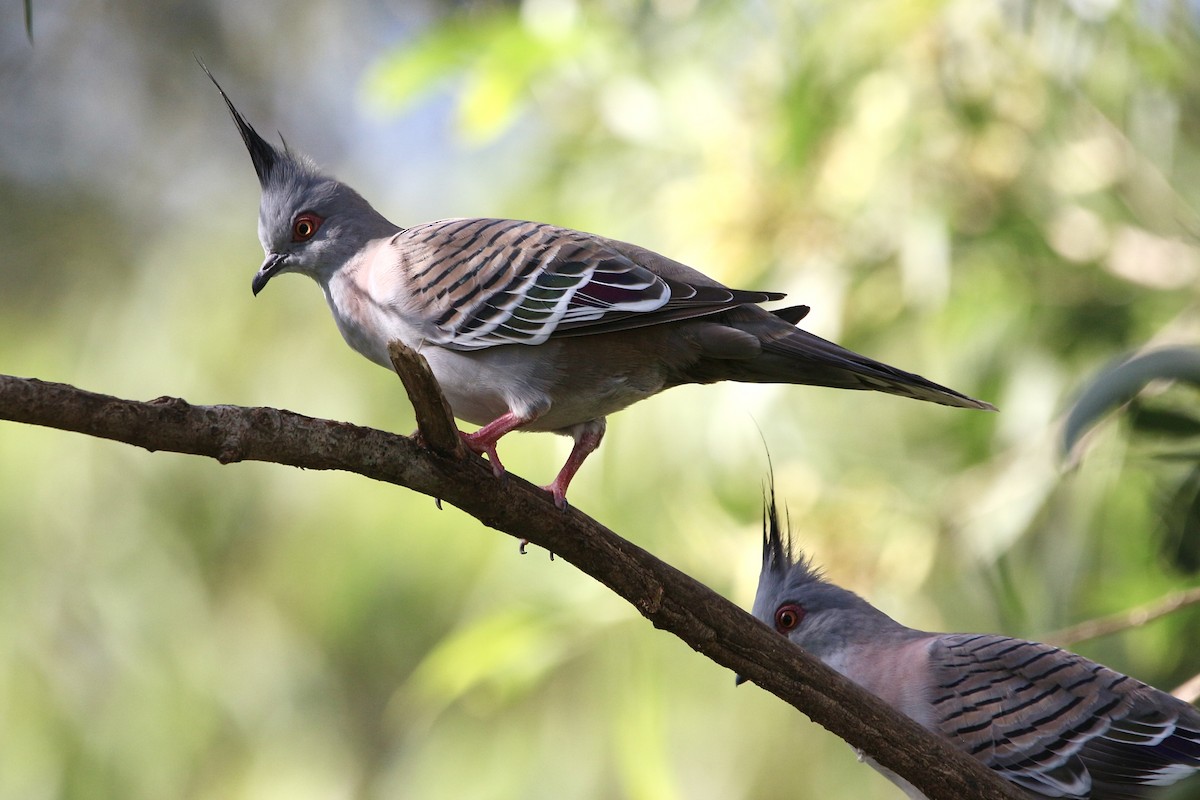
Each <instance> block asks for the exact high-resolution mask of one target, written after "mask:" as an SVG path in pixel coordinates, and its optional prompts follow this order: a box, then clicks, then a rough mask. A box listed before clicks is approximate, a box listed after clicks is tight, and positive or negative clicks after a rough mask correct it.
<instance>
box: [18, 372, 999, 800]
mask: <svg viewBox="0 0 1200 800" xmlns="http://www.w3.org/2000/svg"><path fill="white" fill-rule="evenodd" d="M414 365H415V366H414ZM410 368H411V369H424V367H423V365H422V363H421V362H420V361H418V360H413V361H412V362H411V363H404V366H403V369H404V370H408V369H410ZM410 385H412V386H417V387H424V388H418V389H417V392H418V394H422V393H426V392H428V391H432V392H434V393H436V394H440V392H438V390H437V384H436V382H433V381H424V380H416V381H412V382H411V383H410ZM416 405H417V408H418V409H420V408H424V409H426V411H421V412H419V413H421V414H422V416H425V415H426V414H427V413H429V410H433V412H432V413H439V412H437V409H439V408H440V409H443V412H441V413H444V408H445V406H444V405H443V404H442V403H441V402H438V401H428V399H427V398H420V397H418V398H417V402H416ZM0 419H9V420H13V421H17V422H25V423H30V424H35V425H46V426H49V427H53V428H59V429H63V430H71V431H77V432H80V433H85V434H89V435H92V436H100V437H103V438H106V439H112V440H115V441H122V442H126V443H128V444H132V445H135V446H139V447H145V448H147V449H149V450H171V451H175V452H180V453H192V454H196V455H204V456H209V457H212V458H216V459H217V460H219V461H221V462H222V463H229V462H233V461H239V460H257V461H272V462H275V463H279V464H288V465H291V466H296V467H304V468H307V469H340V470H346V471H349V472H355V473H358V474H360V475H363V476H365V477H368V478H371V479H374V480H379V481H385V482H388V483H393V484H396V485H399V486H406V487H408V488H410V489H413V490H414V491H418V492H422V493H424V494H428V495H431V496H434V497H439V498H443V499H445V500H446V501H448V502H450V503H453V504H454V505H455V506H457V507H459V508H461V509H462V510H463V511H465V512H467V513H468V514H471V515H472V516H474V517H475V518H476V519H478V520H479V521H481V522H482V523H484V524H485V525H488V526H490V527H493V528H496V529H497V530H500V531H503V532H505V533H508V534H510V535H512V536H514V537H517V538H524V539H528V540H529V541H531V542H533V543H534V544H536V545H538V546H540V547H544V548H546V549H547V550H549V551H550V552H552V553H555V554H556V555H558V556H560V557H561V558H563V559H565V560H567V561H569V562H570V563H572V564H574V565H575V566H576V567H578V568H579V569H580V570H581V571H583V572H585V573H587V574H588V575H590V576H592V577H593V578H595V579H596V580H598V581H600V582H601V583H603V584H604V585H605V586H608V587H609V588H610V589H612V590H613V591H614V592H616V593H617V594H619V595H620V596H621V597H623V598H625V599H626V600H627V601H628V602H630V603H631V604H632V605H633V606H634V607H635V608H637V610H638V611H639V612H640V613H641V614H643V615H644V616H645V617H646V618H647V619H649V620H650V621H651V622H652V623H653V624H654V625H655V627H658V628H662V629H663V630H667V631H670V632H671V633H673V634H675V635H676V636H678V637H679V638H680V639H682V640H683V641H684V642H686V643H687V644H688V645H689V646H691V647H692V648H693V649H695V650H696V651H698V652H700V653H702V654H704V655H705V656H708V657H709V658H710V659H712V660H713V661H715V662H716V663H718V664H720V665H722V666H724V667H727V668H729V669H730V670H733V671H735V672H736V673H737V674H739V675H742V676H743V677H746V678H748V679H749V680H752V681H754V682H755V683H757V684H758V685H759V686H761V687H763V688H764V689H766V690H768V691H770V692H772V693H773V694H775V695H777V696H778V697H780V698H782V699H783V700H785V701H787V702H788V703H790V704H792V705H793V706H795V707H796V708H797V709H799V710H800V711H802V712H804V713H805V714H807V715H808V716H809V717H810V718H812V720H813V721H815V722H817V723H818V724H820V725H822V726H824V727H825V728H827V729H828V730H829V731H831V732H832V733H834V734H835V735H837V736H839V737H840V738H842V739H844V740H845V741H846V742H848V743H849V744H850V745H852V746H853V747H855V748H857V749H858V750H860V751H862V752H865V753H867V754H869V755H871V756H872V757H874V758H875V759H876V760H877V761H878V762H879V763H880V764H882V765H883V766H885V767H887V768H888V769H891V770H892V771H894V772H896V773H897V774H899V775H902V776H903V777H905V778H907V779H908V780H909V781H911V782H912V783H913V784H914V785H916V786H917V787H918V788H920V789H921V791H923V792H924V793H925V795H926V796H927V797H928V798H930V800H964V799H965V798H977V799H978V800H1020V798H1022V797H1023V795H1021V794H1020V793H1018V792H1017V790H1016V789H1015V788H1014V787H1013V786H1011V785H1010V784H1008V783H1006V782H1005V781H1003V780H1002V779H1000V778H999V777H998V776H997V775H996V774H995V773H993V772H991V771H990V770H988V769H987V768H985V767H984V766H983V765H982V764H981V763H980V762H978V761H975V760H974V759H972V758H970V757H969V756H967V755H966V754H964V753H961V752H959V751H957V750H955V749H954V748H953V746H952V745H951V744H950V743H949V741H947V740H945V739H943V738H941V737H939V736H935V735H933V734H931V733H930V732H928V731H926V730H925V729H924V728H922V727H920V726H919V725H918V724H917V723H915V722H914V721H912V720H911V719H909V718H907V717H905V716H903V715H901V714H899V713H898V712H896V711H894V710H893V709H891V708H890V707H889V706H887V705H886V704H885V703H883V701H881V700H880V699H879V698H877V697H875V696H874V695H871V694H869V693H867V692H865V691H864V690H862V689H861V688H859V687H858V686H856V685H855V684H853V683H852V682H850V681H849V680H847V679H846V678H844V677H842V676H841V675H839V674H838V673H836V672H834V671H833V670H831V669H829V668H828V667H826V666H825V665H824V664H822V663H821V662H819V661H817V660H816V659H814V658H813V657H812V656H809V655H808V654H807V653H805V652H804V651H802V650H800V649H799V648H797V647H796V646H795V645H793V644H792V643H791V642H789V641H788V640H787V639H786V638H784V637H782V636H779V635H778V634H776V633H775V632H774V631H772V630H770V629H769V628H767V627H766V626H765V625H763V624H761V623H760V622H758V621H757V620H756V619H754V618H753V617H751V616H750V615H749V614H747V613H746V612H745V611H744V610H742V609H740V608H738V607H737V606H735V605H733V604H732V603H730V602H729V601H727V600H725V599H724V598H723V597H721V596H719V595H717V594H715V593H714V592H713V591H712V590H711V589H708V588H707V587H705V586H704V585H703V584H701V583H698V582H697V581H695V580H694V579H692V578H690V577H688V576H687V575H685V574H683V573H682V572H680V571H679V570H677V569H675V568H674V567H672V566H670V565H669V564H666V563H664V562H662V561H660V560H659V559H657V558H655V557H654V556H652V555H651V554H650V553H648V552H646V551H645V550H643V549H642V548H640V547H638V546H636V545H634V544H631V543H630V542H628V541H626V540H624V539H622V538H621V537H619V536H617V535H616V534H615V533H613V532H612V531H610V530H608V529H607V528H605V527H604V526H602V525H601V524H600V523H598V522H596V521H595V520H593V519H591V518H590V517H588V516H586V515H584V514H582V513H581V512H580V511H579V510H578V509H576V508H574V507H568V508H567V509H566V510H559V509H557V508H555V506H554V503H553V501H552V500H551V498H550V495H549V494H547V493H546V492H545V491H543V490H542V489H540V488H538V487H536V486H533V485H532V484H530V483H528V482H526V481H524V480H521V479H520V478H518V477H516V476H514V475H509V476H508V478H507V479H505V480H499V479H496V478H495V477H493V475H492V471H491V469H490V468H489V467H488V466H487V464H486V462H484V461H483V460H482V459H478V458H454V457H449V456H446V455H444V454H441V453H438V452H437V451H435V450H433V449H431V448H427V447H424V446H422V445H420V444H418V443H416V442H415V441H414V440H413V439H411V438H408V437H404V436H397V435H394V434H389V433H384V432H383V431H378V430H373V429H371V428H362V427H358V426H356V425H349V424H347V423H344V422H332V421H330V420H323V419H313V418H311V417H305V416H303V415H300V414H295V413H293V412H290V411H283V410H278V409H272V408H241V407H238V406H193V405H191V404H189V403H187V402H185V401H183V400H180V399H177V398H170V397H164V398H159V399H158V400H154V401H151V402H149V403H142V402H136V401H131V400H122V399H118V398H115V397H108V396H105V395H100V394H94V393H91V392H86V391H83V390H80V389H77V388H75V387H73V386H67V385H64V384H55V383H44V382H42V381H37V380H29V379H22V378H15V377H10V376H4V375H0ZM428 423H429V420H426V421H425V422H423V423H422V424H423V425H426V424H428ZM448 424H450V425H451V426H452V425H453V422H452V421H448ZM731 683H732V682H731ZM731 691H732V687H731ZM798 780H803V778H802V776H801V777H799V778H798Z"/></svg>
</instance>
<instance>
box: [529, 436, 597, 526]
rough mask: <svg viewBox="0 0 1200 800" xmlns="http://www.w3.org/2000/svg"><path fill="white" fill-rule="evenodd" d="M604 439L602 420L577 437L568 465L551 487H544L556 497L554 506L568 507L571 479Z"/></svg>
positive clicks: (564, 465) (565, 465) (568, 458)
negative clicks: (568, 489)
mask: <svg viewBox="0 0 1200 800" xmlns="http://www.w3.org/2000/svg"><path fill="white" fill-rule="evenodd" d="M603 438H604V420H600V422H599V424H598V425H597V424H595V423H589V424H588V426H587V427H586V428H584V430H583V432H582V433H579V434H577V435H576V436H575V446H574V447H572V448H571V454H570V455H569V456H567V463H565V464H563V467H562V469H560V470H559V471H558V477H556V478H555V479H554V482H553V483H551V484H550V485H548V486H543V487H542V488H543V489H545V490H546V491H548V492H550V494H552V495H553V496H554V505H556V506H558V507H559V508H562V509H565V508H566V507H567V486H569V485H570V483H571V479H572V478H574V477H575V473H576V472H578V471H579V468H580V467H581V466H582V465H583V462H584V459H586V458H587V457H588V456H590V455H591V454H592V452H593V451H594V450H595V449H596V448H597V447H599V446H600V440H601V439H603Z"/></svg>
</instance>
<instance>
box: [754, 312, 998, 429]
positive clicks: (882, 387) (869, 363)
mask: <svg viewBox="0 0 1200 800" xmlns="http://www.w3.org/2000/svg"><path fill="white" fill-rule="evenodd" d="M763 352H764V354H774V355H776V356H779V357H782V358H785V359H786V360H787V361H788V362H789V365H790V366H791V368H792V371H793V372H794V373H795V381H794V382H795V383H807V384H812V385H815V386H832V387H835V388H839V389H864V390H873V391H877V392H886V393H888V394H895V395H900V396H903V397H911V398H914V399H917V400H927V401H929V402H933V403H939V404H940V405H944V406H955V407H957V408H976V409H981V410H985V411H995V410H996V407H995V406H993V405H992V404H991V403H986V402H984V401H982V400H976V399H975V398H973V397H968V396H967V395H965V394H963V393H962V392H958V391H955V390H954V389H951V388H949V387H947V386H942V385H941V384H938V383H934V382H933V381H931V380H929V379H927V378H923V377H921V376H920V375H917V374H914V373H912V372H906V371H904V370H902V369H897V368H896V367H891V366H888V365H887V364H884V363H882V362H879V361H875V360H874V359H871V358H867V357H866V356H863V355H859V354H858V353H855V352H854V351H852V350H847V349H846V348H844V347H842V346H840V345H837V344H834V343H833V342H830V341H827V340H826V339H822V338H821V337H820V336H816V335H815V334H812V333H809V332H808V331H805V330H802V329H800V328H795V329H793V330H791V331H789V332H788V334H787V335H785V336H782V337H779V338H774V339H768V340H766V341H764V342H763ZM775 363H776V366H779V364H778V361H776V362H775ZM767 380H772V381H778V380H779V376H778V375H777V374H776V375H775V376H774V377H768V378H767Z"/></svg>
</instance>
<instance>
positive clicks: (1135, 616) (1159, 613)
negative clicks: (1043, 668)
mask: <svg viewBox="0 0 1200 800" xmlns="http://www.w3.org/2000/svg"><path fill="white" fill-rule="evenodd" d="M1198 603H1200V586H1194V587H1192V588H1191V589H1183V590H1181V591H1178V592H1172V593H1171V594H1169V595H1167V596H1166V597H1160V598H1159V599H1157V600H1155V601H1153V602H1151V603H1146V604H1145V605H1142V606H1138V607H1137V608H1131V609H1129V610H1128V611H1121V612H1118V613H1116V614H1110V615H1109V616H1107V617H1099V618H1097V619H1089V620H1086V621H1084V622H1080V623H1079V624H1078V625H1072V626H1070V627H1068V628H1063V629H1061V630H1058V631H1055V632H1054V633H1051V634H1049V635H1047V636H1045V637H1044V638H1043V641H1045V642H1046V643H1048V644H1053V645H1057V646H1058V647H1068V646H1070V645H1072V644H1075V643H1076V642H1083V641H1087V640H1088V639H1097V638H1099V637H1101V636H1109V635H1111V634H1114V633H1120V632H1121V631H1124V630H1128V629H1129V628H1138V627H1141V626H1142V625H1145V624H1147V623H1149V622H1153V621H1154V620H1156V619H1158V618H1159V617H1165V616H1166V615H1167V614H1171V613H1174V612H1176V611H1178V610H1179V609H1181V608H1186V607H1188V606H1193V605H1196V604H1198Z"/></svg>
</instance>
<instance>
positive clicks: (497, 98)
mask: <svg viewBox="0 0 1200 800" xmlns="http://www.w3.org/2000/svg"><path fill="white" fill-rule="evenodd" d="M579 42H580V37H579V36H578V35H576V32H575V30H574V29H573V28H571V27H569V26H568V27H567V28H565V29H563V30H557V31H555V32H554V33H553V35H547V33H546V32H542V31H538V30H536V29H531V28H530V27H529V26H528V25H526V24H524V22H523V20H522V18H521V17H520V16H519V15H518V14H516V13H514V12H512V11H508V10H504V11H499V12H495V13H492V14H491V15H489V16H487V17H486V18H483V19H477V18H474V17H472V18H470V19H466V20H463V19H458V18H454V19H451V20H449V21H447V22H445V23H443V24H441V25H439V26H437V27H436V28H435V29H434V30H432V31H431V32H430V33H428V34H427V35H425V36H423V37H421V38H420V39H419V40H418V41H417V42H415V43H413V44H411V45H410V46H408V47H406V48H401V49H398V50H396V51H395V52H393V53H392V54H391V55H389V56H387V57H385V58H382V59H380V60H379V61H378V62H377V63H376V65H375V67H374V68H373V69H372V71H371V73H370V74H369V75H368V76H367V78H366V81H365V87H364V88H365V92H366V95H367V97H368V99H369V100H371V101H373V102H374V103H375V104H377V105H378V106H380V107H381V108H382V109H383V110H385V111H388V112H391V113H396V112H400V111H403V110H405V109H407V108H408V107H410V106H411V105H412V104H413V103H415V102H416V101H417V100H418V99H419V98H420V97H421V96H423V95H425V94H428V93H429V92H431V91H433V90H434V89H436V88H437V87H438V86H439V85H440V84H442V83H444V82H446V81H448V80H451V79H454V78H461V79H463V87H462V91H461V95H460V98H459V105H458V111H459V123H460V125H461V129H462V133H463V134H464V135H465V136H467V138H468V139H469V140H470V141H472V142H474V143H477V144H478V143H482V142H486V141H488V140H490V139H493V138H495V137H496V136H498V135H500V134H501V133H503V132H504V130H505V129H506V128H507V127H508V126H509V125H510V124H511V123H512V121H513V120H514V119H515V118H516V116H517V115H518V113H519V111H520V108H521V105H522V103H523V102H524V100H525V99H526V94H527V92H528V89H529V87H530V85H531V83H532V82H533V81H534V80H535V79H536V78H537V77H538V75H539V74H541V73H542V72H544V71H546V70H547V69H550V68H551V67H553V66H554V65H555V64H556V63H557V62H558V61H560V60H561V59H563V58H569V57H570V56H571V55H572V54H574V53H576V52H577V50H578V46H579Z"/></svg>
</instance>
